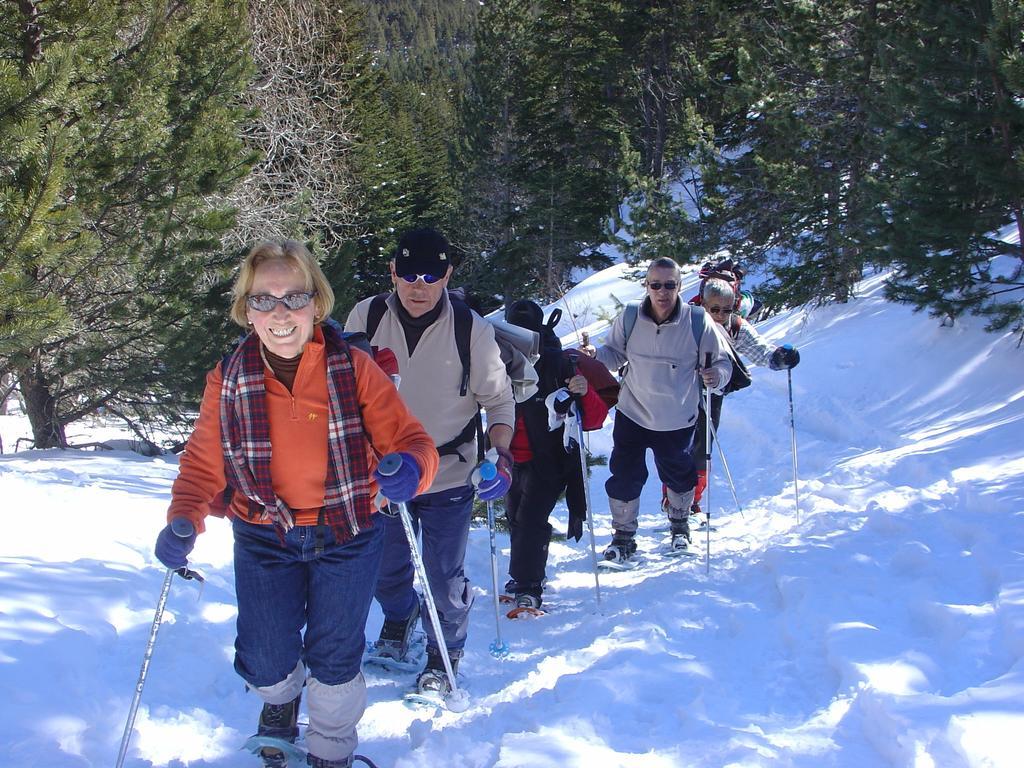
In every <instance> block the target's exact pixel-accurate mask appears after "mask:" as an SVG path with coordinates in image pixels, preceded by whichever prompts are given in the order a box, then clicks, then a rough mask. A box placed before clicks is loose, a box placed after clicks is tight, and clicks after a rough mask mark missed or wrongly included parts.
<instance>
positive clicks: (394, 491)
mask: <svg viewBox="0 0 1024 768" xmlns="http://www.w3.org/2000/svg"><path fill="white" fill-rule="evenodd" d="M398 455H399V456H401V457H402V466H400V467H399V468H398V471H397V472H395V473H394V474H393V475H388V476H386V477H385V476H384V475H382V474H381V473H380V470H374V473H373V479H374V480H376V481H377V485H378V486H380V492H381V494H382V495H383V496H384V497H385V498H387V500H388V501H394V502H396V503H399V504H402V503H404V502H406V501H408V500H409V499H411V498H412V497H413V496H415V495H416V489H417V488H418V487H419V484H420V465H419V464H417V463H416V459H414V458H413V457H412V456H411V455H410V454H408V453H400V454H398Z"/></svg>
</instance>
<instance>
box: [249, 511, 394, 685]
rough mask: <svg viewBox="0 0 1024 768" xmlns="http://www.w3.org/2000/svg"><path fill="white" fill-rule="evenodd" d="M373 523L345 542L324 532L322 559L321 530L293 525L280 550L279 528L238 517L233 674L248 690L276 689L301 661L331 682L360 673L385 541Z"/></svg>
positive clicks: (377, 526) (325, 682) (342, 680)
mask: <svg viewBox="0 0 1024 768" xmlns="http://www.w3.org/2000/svg"><path fill="white" fill-rule="evenodd" d="M373 521H374V526H373V527H372V528H370V529H369V530H364V531H362V532H360V533H359V535H358V536H356V537H354V538H352V539H350V540H349V541H347V542H345V543H344V544H338V543H336V542H335V539H334V533H333V531H332V530H331V529H330V528H329V527H324V528H322V529H321V530H322V532H323V540H322V545H323V551H322V552H320V553H319V555H318V554H317V553H316V545H317V527H316V526H313V525H304V526H296V527H295V528H292V530H290V531H289V532H288V533H287V535H286V536H285V540H284V546H282V545H281V543H280V542H279V541H278V538H277V533H275V531H274V528H273V526H270V525H256V524H253V523H248V522H246V521H244V520H241V519H239V518H237V517H236V518H234V520H233V522H232V525H233V528H234V534H235V594H236V598H237V601H238V622H237V628H238V637H237V638H236V640H235V670H236V671H237V672H238V674H239V675H241V676H242V678H243V679H244V680H245V681H246V682H247V683H249V685H251V686H254V687H257V688H262V687H266V686H271V685H275V684H277V683H279V682H281V681H282V680H284V679H285V677H287V676H288V674H289V673H291V672H292V671H293V670H294V669H295V666H296V664H297V663H298V662H299V661H300V660H302V661H303V662H304V663H305V666H306V668H307V670H308V672H309V674H310V675H312V676H313V677H315V678H316V679H317V680H319V681H320V682H321V683H324V684H326V685H338V684H341V683H346V682H348V681H349V680H352V679H353V678H355V677H356V675H358V674H359V671H360V665H361V663H362V656H363V650H364V648H365V645H366V641H365V632H366V617H367V615H368V613H369V611H370V600H371V599H372V597H373V585H374V583H375V582H376V580H377V572H378V570H379V569H380V562H381V553H382V550H383V542H384V530H383V527H382V526H381V525H380V522H379V521H380V516H375V517H374V518H373ZM303 626H305V628H306V632H305V637H303V635H302V628H303Z"/></svg>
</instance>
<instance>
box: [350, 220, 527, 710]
mask: <svg viewBox="0 0 1024 768" xmlns="http://www.w3.org/2000/svg"><path fill="white" fill-rule="evenodd" d="M390 268H391V282H392V283H393V284H394V286H395V289H394V291H393V292H392V293H390V294H382V295H380V296H376V297H373V298H370V299H365V300H363V301H361V302H359V303H358V304H357V305H356V306H355V307H354V308H353V309H352V312H351V313H350V314H349V316H348V319H347V320H346V321H345V330H346V331H351V332H355V331H365V332H366V334H367V336H369V338H370V341H371V342H372V343H373V344H375V345H379V346H382V347H388V348H390V349H391V350H392V351H393V352H394V353H395V357H396V358H397V359H398V370H399V374H400V375H401V384H400V389H399V391H400V393H401V395H402V399H403V400H404V401H405V403H406V405H408V407H409V410H411V411H412V413H413V415H415V416H416V418H418V419H419V420H420V421H421V422H422V423H423V426H424V427H425V428H426V430H427V432H428V433H429V434H430V436H431V438H433V440H434V444H435V445H436V446H437V449H438V453H439V454H441V465H440V468H439V469H438V472H437V475H436V477H435V479H434V484H433V485H432V486H431V487H430V489H429V490H428V492H427V493H424V494H421V495H420V496H417V497H416V498H414V499H413V500H411V501H410V502H409V503H408V504H407V508H408V510H409V513H410V515H411V516H412V518H413V522H414V524H416V525H418V527H419V529H420V531H421V536H422V542H423V563H424V566H425V568H426V571H427V580H428V582H429V583H430V590H431V593H432V594H433V596H434V599H435V601H436V603H437V609H438V614H439V615H440V618H441V625H442V629H443V633H444V637H443V638H437V637H435V636H434V629H433V627H432V626H431V624H430V622H429V621H424V629H425V631H426V633H427V664H426V669H424V671H423V672H422V673H421V674H420V676H419V678H418V679H417V688H418V689H419V691H420V692H421V693H426V694H436V695H440V696H441V697H444V696H445V695H447V694H448V692H449V691H450V687H449V682H448V679H447V677H446V675H445V668H444V661H443V658H442V656H441V645H440V643H441V642H442V641H443V642H444V643H445V646H446V647H447V649H448V653H449V655H450V657H451V661H452V665H453V667H457V666H458V660H459V659H460V658H461V657H462V654H463V648H464V646H465V644H466V632H467V629H468V627H469V609H470V606H471V605H472V604H473V592H472V589H471V588H470V584H469V580H468V579H467V578H466V575H465V572H464V568H463V561H464V559H465V554H466V543H467V540H468V537H469V523H470V518H471V515H472V510H473V494H474V488H473V487H472V486H471V485H470V480H469V476H470V473H471V471H472V469H473V468H474V466H475V465H476V463H477V458H478V454H477V419H478V414H479V409H480V408H481V407H482V408H484V409H485V410H486V412H487V425H488V431H487V436H488V438H489V440H490V443H491V445H492V447H493V448H494V449H495V450H496V452H497V455H498V457H497V461H496V464H497V467H498V476H497V477H496V478H495V479H494V480H490V481H486V482H485V483H481V484H480V485H479V486H478V487H477V489H476V491H477V493H479V495H480V497H481V498H482V499H484V500H492V499H495V498H499V497H501V496H504V495H505V493H507V491H508V488H509V485H510V484H511V462H512V455H511V453H509V450H508V448H509V442H510V441H511V439H512V427H513V425H514V424H515V402H514V400H513V396H512V383H511V381H510V380H509V376H508V373H507V372H506V370H505V364H504V363H503V362H502V359H501V352H500V349H499V348H498V344H497V342H496V341H495V338H494V329H493V328H492V327H491V325H490V323H488V322H487V321H486V320H484V319H483V318H481V317H480V316H479V315H477V314H476V313H475V312H472V311H471V310H470V309H469V308H468V307H466V305H465V304H464V303H462V302H459V301H453V300H452V299H451V298H450V297H449V295H448V291H447V287H448V281H449V279H450V278H451V275H452V269H453V265H452V261H451V249H450V247H449V245H448V242H447V241H446V240H445V238H444V236H443V235H442V234H441V233H440V232H438V231H436V230H434V229H427V228H425V229H415V230H412V231H411V232H407V233H405V234H404V235H403V236H402V238H401V239H400V240H399V242H398V247H397V248H396V249H395V252H394V255H393V257H392V260H391V265H390ZM461 333H464V334H465V336H466V337H467V338H466V340H465V342H464V343H465V346H466V347H467V348H468V360H467V361H464V360H463V359H462V358H461V356H460V353H459V344H460V342H458V341H457V338H456V337H457V335H459V334H461ZM465 362H468V363H469V365H468V370H467V369H466V368H467V366H466V365H464V363H465ZM383 521H384V525H385V540H384V559H383V563H382V564H381V571H380V578H379V580H378V582H377V589H376V593H375V596H376V598H377V601H378V602H379V603H380V604H381V608H382V609H383V612H384V626H383V628H382V629H381V634H380V638H379V639H378V641H377V643H376V648H375V650H376V652H377V653H378V654H379V655H388V656H391V657H392V658H395V659H396V660H399V661H402V660H405V654H406V652H407V651H408V646H409V639H410V637H411V635H412V631H413V629H414V628H415V627H416V625H417V619H418V618H419V615H420V604H419V598H418V596H417V594H416V591H415V589H414V588H413V565H412V560H411V558H410V553H409V544H408V542H407V541H406V538H405V532H404V530H403V528H402V524H401V521H399V520H398V519H396V518H388V517H384V518H383Z"/></svg>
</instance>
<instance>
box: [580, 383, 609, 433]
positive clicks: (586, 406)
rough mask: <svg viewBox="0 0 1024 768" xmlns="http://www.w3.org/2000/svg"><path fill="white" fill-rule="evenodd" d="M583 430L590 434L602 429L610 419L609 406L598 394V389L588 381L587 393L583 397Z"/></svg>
mask: <svg viewBox="0 0 1024 768" xmlns="http://www.w3.org/2000/svg"><path fill="white" fill-rule="evenodd" d="M582 404H583V429H584V430H585V431H587V432H590V431H592V430H595V429H600V428H601V427H602V426H603V425H604V420H605V419H606V418H607V417H608V405H607V403H605V401H604V400H602V399H601V396H600V395H599V394H598V393H597V388H596V387H594V385H593V384H591V382H590V379H587V392H586V394H585V395H583V403H582Z"/></svg>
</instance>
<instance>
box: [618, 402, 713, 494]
mask: <svg viewBox="0 0 1024 768" xmlns="http://www.w3.org/2000/svg"><path fill="white" fill-rule="evenodd" d="M692 441H693V427H683V428H682V429H674V430H671V431H669V432H655V431H654V430H653V429H646V428H644V427H641V426H640V425H639V424H637V423H636V422H635V421H633V420H632V419H630V418H629V417H628V416H624V415H623V414H622V412H621V411H619V412H618V413H616V414H615V426H614V427H613V428H612V455H611V458H610V459H609V460H608V469H609V470H610V471H611V477H609V478H608V480H606V481H605V484H604V490H605V492H606V493H607V494H608V496H609V498H612V499H618V500H620V501H632V500H633V499H638V498H640V491H641V490H643V487H644V483H646V482H647V474H648V473H647V449H648V448H650V449H651V451H653V452H654V466H655V468H656V469H657V470H658V477H659V478H661V482H663V483H664V484H665V485H667V486H668V487H669V488H671V489H672V490H673V491H675V492H676V493H686V492H687V491H690V490H693V487H694V486H695V485H697V470H696V468H695V467H694V463H693V457H692V456H691V455H690V443H691V442H692Z"/></svg>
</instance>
